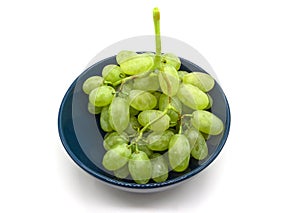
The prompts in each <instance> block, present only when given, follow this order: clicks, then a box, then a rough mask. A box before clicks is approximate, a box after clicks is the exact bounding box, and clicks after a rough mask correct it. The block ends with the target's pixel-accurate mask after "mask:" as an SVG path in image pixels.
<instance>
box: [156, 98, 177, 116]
mask: <svg viewBox="0 0 300 213" xmlns="http://www.w3.org/2000/svg"><path fill="white" fill-rule="evenodd" d="M169 104H170V105H171V106H172V107H174V108H175V109H176V111H178V112H179V113H181V111H182V104H181V102H180V100H179V99H178V98H177V97H176V96H174V97H168V96H167V95H165V94H162V95H161V96H160V98H159V104H158V108H159V110H162V111H163V110H165V109H166V108H167V107H168V106H169Z"/></svg>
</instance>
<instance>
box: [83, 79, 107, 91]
mask: <svg viewBox="0 0 300 213" xmlns="http://www.w3.org/2000/svg"><path fill="white" fill-rule="evenodd" d="M102 85H103V78H102V77H101V76H92V77H89V78H88V79H86V80H85V81H84V83H83V85H82V90H83V92H84V93H85V94H87V95H88V94H90V93H91V91H92V90H93V89H96V88H98V87H100V86H102Z"/></svg>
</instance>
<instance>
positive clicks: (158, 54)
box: [153, 7, 161, 70]
mask: <svg viewBox="0 0 300 213" xmlns="http://www.w3.org/2000/svg"><path fill="white" fill-rule="evenodd" d="M153 22H154V29H155V45H156V54H155V59H154V65H155V68H158V69H159V70H160V69H161V65H160V61H161V38H160V12H159V9H158V8H157V7H155V8H154V9H153Z"/></svg>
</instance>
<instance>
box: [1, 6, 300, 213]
mask: <svg viewBox="0 0 300 213" xmlns="http://www.w3.org/2000/svg"><path fill="white" fill-rule="evenodd" d="M155 6H158V7H159V8H160V11H161V32H162V34H163V35H166V36H170V37H174V38H177V39H179V40H182V41H185V42H186V43H188V44H190V45H191V46H193V47H194V48H196V49H197V50H198V51H199V52H200V53H201V54H202V55H204V56H205V57H206V58H207V60H208V61H209V62H210V64H211V65H212V66H213V68H214V70H215V72H216V73H217V75H218V78H219V80H220V82H221V85H222V87H223V90H224V91H225V93H226V95H227V97H228V100H229V103H230V107H231V112H232V125H231V131H230V135H229V138H228V140H227V143H226V145H225V147H224V149H223V150H222V152H221V154H220V155H219V156H218V158H217V159H216V160H215V161H214V162H213V163H212V164H211V165H210V166H209V167H208V168H207V169H205V170H204V171H203V172H202V173H201V174H200V175H199V176H198V177H197V178H196V179H194V180H192V181H190V182H188V183H186V184H184V185H182V186H179V187H178V188H176V189H174V190H170V191H166V192H162V193H159V194H130V193H127V192H123V191H119V190H115V189H112V188H110V187H108V186H106V185H104V184H102V183H100V182H99V181H98V180H97V179H95V178H93V177H91V176H90V175H88V174H86V173H85V172H84V171H82V170H81V169H80V168H79V167H78V166H76V165H75V164H74V163H73V161H72V160H71V158H70V157H69V156H68V155H67V153H66V151H65V150H64V148H63V146H62V144H61V142H60V138H59V136H58V130H57V116H58V109H59V106H60V103H61V100H62V98H63V96H64V94H65V92H66V90H67V88H68V87H69V86H70V84H71V83H72V81H73V80H74V79H75V78H76V77H77V76H78V75H80V73H81V72H82V71H83V70H84V69H85V67H86V65H87V64H88V62H89V61H90V60H91V59H92V58H93V57H94V56H95V55H96V54H97V53H98V52H99V51H101V50H102V49H104V48H105V47H107V46H109V45H111V44H113V43H115V42H117V41H119V40H122V39H125V38H129V37H132V36H139V35H148V34H152V33H153V31H154V30H153V23H152V8H153V7H155ZM299 9H300V6H299V5H298V1H297V0H295V1H293V0H281V1H280V0H270V1H268V0H252V1H242V0H226V1H223V0H222V1H221V0H220V1H218V0H210V1H190V0H184V1H175V0H173V1H167V0H164V1H162V0H161V1H154V0H153V1H149V0H134V1H130V0H128V1H121V0H120V1H117V0H110V1H99V0H97V1H88V0H86V1H74V0H73V1H56V0H52V1H33V0H27V1H1V2H0V28H1V29H0V31H1V33H0V71H1V83H0V92H1V105H0V107H1V110H0V123H1V134H0V137H1V138H0V141H1V149H0V163H1V176H0V177H1V182H0V195H1V205H0V212H64V211H65V212H71V211H72V212H132V213H134V212H192V211H193V212H205V213H208V212H218V211H222V212H283V211H284V212H299V211H300V207H299V198H300V193H299V192H300V183H299V182H300V181H299V180H300V175H299V168H300V166H299V163H300V157H299V156H300V154H299V152H300V139H299V136H300V135H299V133H300V131H299V126H300V125H299V124H300V113H299V110H300V104H299V103H300V102H299V99H300V97H299V91H300V86H299V85H300V81H299V80H300V79H299V75H298V73H299V72H300V24H299V23H300V21H299V20H300V12H299ZM104 210H105V211H104Z"/></svg>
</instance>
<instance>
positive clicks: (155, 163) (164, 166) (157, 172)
mask: <svg viewBox="0 0 300 213" xmlns="http://www.w3.org/2000/svg"><path fill="white" fill-rule="evenodd" d="M150 160H151V164H152V179H153V180H154V181H155V182H157V183H159V182H164V181H165V180H167V179H168V172H169V171H168V163H167V161H166V160H165V158H164V156H162V155H160V154H158V153H155V154H153V155H151V158H150Z"/></svg>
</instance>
